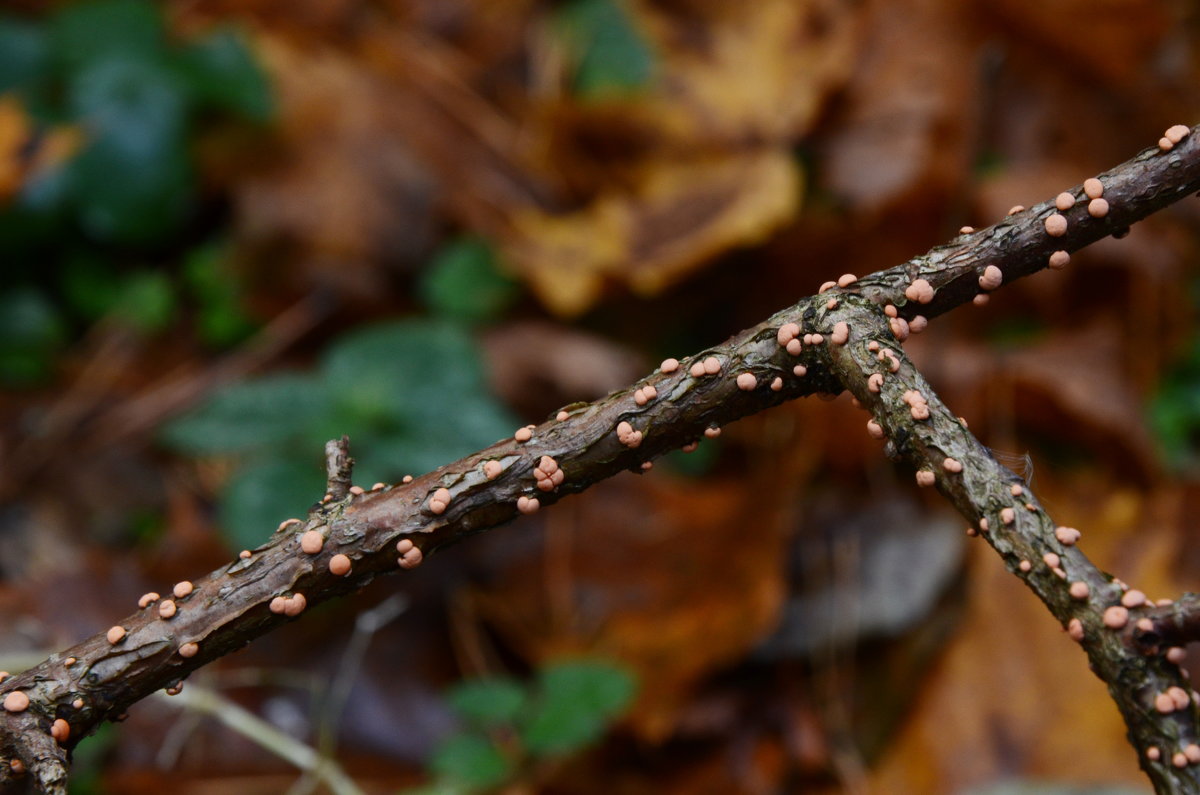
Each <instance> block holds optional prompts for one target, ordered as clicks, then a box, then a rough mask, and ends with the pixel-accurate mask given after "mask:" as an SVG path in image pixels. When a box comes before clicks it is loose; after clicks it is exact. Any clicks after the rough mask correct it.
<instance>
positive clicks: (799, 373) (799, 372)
mask: <svg viewBox="0 0 1200 795" xmlns="http://www.w3.org/2000/svg"><path fill="white" fill-rule="evenodd" d="M807 374H808V368H807V367H805V366H804V365H802V364H798V365H796V366H795V367H793V368H792V375H794V376H796V377H797V378H803V377H804V376H805V375H807Z"/></svg>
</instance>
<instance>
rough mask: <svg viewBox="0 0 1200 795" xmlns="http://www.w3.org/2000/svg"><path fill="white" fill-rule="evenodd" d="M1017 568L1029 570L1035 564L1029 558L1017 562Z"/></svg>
mask: <svg viewBox="0 0 1200 795" xmlns="http://www.w3.org/2000/svg"><path fill="white" fill-rule="evenodd" d="M1017 568H1018V569H1020V570H1021V571H1024V572H1028V571H1029V570H1030V569H1032V568H1033V564H1032V563H1030V562H1029V561H1027V560H1022V561H1021V562H1020V563H1018V564H1017Z"/></svg>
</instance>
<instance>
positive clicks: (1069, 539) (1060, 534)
mask: <svg viewBox="0 0 1200 795" xmlns="http://www.w3.org/2000/svg"><path fill="white" fill-rule="evenodd" d="M1081 535H1082V534H1081V533H1080V532H1079V531H1078V530H1076V529H1075V528H1074V527H1056V528H1054V537H1055V538H1057V539H1058V542H1059V543H1060V544H1065V545H1066V546H1073V545H1074V544H1075V543H1076V542H1077V541H1079V537H1080V536H1081Z"/></svg>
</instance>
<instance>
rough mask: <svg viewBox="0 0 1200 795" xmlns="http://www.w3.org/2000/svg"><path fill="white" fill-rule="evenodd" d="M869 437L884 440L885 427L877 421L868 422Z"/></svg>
mask: <svg viewBox="0 0 1200 795" xmlns="http://www.w3.org/2000/svg"><path fill="white" fill-rule="evenodd" d="M867 435H868V436H870V437H871V438H872V439H882V438H883V436H884V434H883V426H882V425H880V424H879V423H878V422H876V421H875V420H867ZM920 474H921V473H920V472H918V473H917V475H918V476H920ZM929 474H930V475H932V474H933V473H932V472H930V473H929Z"/></svg>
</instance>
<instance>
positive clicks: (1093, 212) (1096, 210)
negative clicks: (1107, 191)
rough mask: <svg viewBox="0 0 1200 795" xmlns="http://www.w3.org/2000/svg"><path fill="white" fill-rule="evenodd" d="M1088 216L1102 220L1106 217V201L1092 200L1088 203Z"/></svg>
mask: <svg viewBox="0 0 1200 795" xmlns="http://www.w3.org/2000/svg"><path fill="white" fill-rule="evenodd" d="M1088 215H1090V216H1092V217H1093V218H1103V217H1104V216H1106V215H1108V199H1092V200H1091V201H1090V202H1088Z"/></svg>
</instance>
